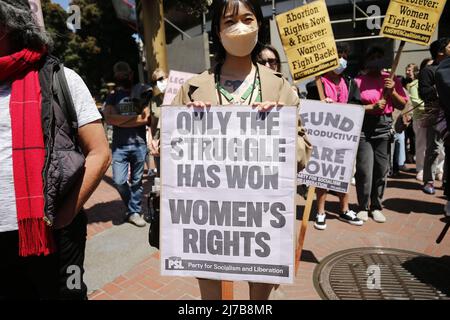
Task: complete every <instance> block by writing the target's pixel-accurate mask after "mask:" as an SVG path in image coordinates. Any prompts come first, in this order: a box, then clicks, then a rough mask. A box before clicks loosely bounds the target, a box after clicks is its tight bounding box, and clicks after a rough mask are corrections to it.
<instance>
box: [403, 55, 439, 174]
mask: <svg viewBox="0 0 450 320" xmlns="http://www.w3.org/2000/svg"><path fill="white" fill-rule="evenodd" d="M432 62H433V60H432V59H430V58H427V59H424V60H423V61H422V63H421V64H420V69H419V68H418V67H417V66H416V65H415V64H410V65H411V66H413V71H412V75H413V77H412V81H411V82H410V83H408V84H407V85H406V89H407V90H408V93H409V98H410V101H411V104H412V107H413V109H414V110H413V128H414V134H415V137H416V139H415V140H416V141H415V142H416V172H417V174H416V179H417V180H419V181H423V162H424V158H425V149H426V146H427V130H426V127H425V123H424V113H425V105H424V102H423V101H422V99H420V96H419V79H418V76H419V72H420V70H422V69H423V68H425V67H426V66H427V65H429V64H430V63H432Z"/></svg>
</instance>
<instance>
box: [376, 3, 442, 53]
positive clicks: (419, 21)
mask: <svg viewBox="0 0 450 320" xmlns="http://www.w3.org/2000/svg"><path fill="white" fill-rule="evenodd" d="M446 1H447V0H435V1H433V0H391V3H390V4H389V8H388V10H387V13H386V17H385V18H384V22H383V26H382V27H381V35H382V36H384V37H388V38H393V39H397V40H402V41H407V42H413V43H417V44H420V45H424V46H426V45H429V44H430V42H431V37H432V35H433V33H434V31H435V30H436V27H437V25H438V24H439V19H440V17H441V15H442V11H443V10H444V7H445V2H446Z"/></svg>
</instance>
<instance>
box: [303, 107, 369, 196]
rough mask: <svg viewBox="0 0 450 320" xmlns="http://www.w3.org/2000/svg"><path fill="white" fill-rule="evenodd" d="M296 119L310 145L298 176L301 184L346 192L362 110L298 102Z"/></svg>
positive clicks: (361, 108) (351, 170)
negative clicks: (309, 150)
mask: <svg viewBox="0 0 450 320" xmlns="http://www.w3.org/2000/svg"><path fill="white" fill-rule="evenodd" d="M301 105H302V107H301V112H300V118H301V119H302V123H303V125H304V126H305V128H306V132H307V134H308V137H309V139H310V141H311V143H312V145H313V152H312V155H311V160H310V161H309V163H308V165H307V166H306V168H305V169H304V170H303V171H302V172H301V173H299V180H300V183H301V184H306V185H308V186H314V187H318V188H323V189H328V190H333V191H337V192H345V193H346V192H348V188H349V185H350V181H351V178H352V175H353V165H354V163H355V158H356V152H357V150H358V144H359V137H360V133H361V127H362V123H363V119H364V108H363V107H361V106H357V105H347V104H330V103H325V102H320V101H313V100H302V104H301Z"/></svg>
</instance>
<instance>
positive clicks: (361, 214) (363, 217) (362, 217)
mask: <svg viewBox="0 0 450 320" xmlns="http://www.w3.org/2000/svg"><path fill="white" fill-rule="evenodd" d="M356 217H357V218H358V219H359V220H362V221H367V220H369V212H367V211H364V210H363V211H360V212H358V214H357V215H356Z"/></svg>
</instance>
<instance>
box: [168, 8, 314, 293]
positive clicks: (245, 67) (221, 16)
mask: <svg viewBox="0 0 450 320" xmlns="http://www.w3.org/2000/svg"><path fill="white" fill-rule="evenodd" d="M212 8H213V10H212V16H213V18H212V30H213V31H212V37H213V46H214V47H215V49H216V61H217V62H218V64H217V66H216V67H215V68H214V70H209V71H205V72H204V73H202V74H201V75H199V76H196V77H194V78H192V79H190V80H189V81H187V83H185V84H184V85H183V87H182V88H181V89H180V91H179V92H178V95H177V96H176V98H175V99H174V102H173V104H174V105H187V106H190V107H207V106H210V105H226V104H243V105H252V106H254V107H257V108H259V110H262V111H264V110H269V109H270V108H272V107H275V106H282V105H283V104H285V105H298V104H299V102H300V100H299V98H298V97H297V95H296V94H295V93H294V91H293V90H292V89H291V86H290V84H289V83H288V82H287V81H286V80H285V79H284V78H283V76H282V75H281V74H279V73H274V72H273V70H271V69H269V68H266V67H264V66H262V65H259V64H256V61H257V54H258V53H259V52H260V49H261V48H260V44H259V43H261V41H258V38H259V39H263V32H262V29H260V26H261V23H262V21H263V15H262V12H261V7H260V5H259V4H258V2H257V1H256V0H239V1H231V0H214V1H213V4H212ZM254 84H256V85H254ZM249 88H251V89H252V90H248V89H249ZM275 88H279V90H275ZM247 91H249V92H250V94H246V92H247ZM298 146H299V148H298V150H297V151H298V153H297V161H298V163H299V167H300V169H302V168H304V167H305V165H306V162H307V161H308V159H309V156H310V153H311V145H310V143H309V142H308V140H307V137H306V135H305V133H304V129H303V128H302V127H299V141H298ZM199 286H200V291H201V296H202V299H220V298H221V282H220V281H217V280H208V279H199ZM274 288H275V289H276V290H274V292H273V294H276V293H277V292H279V290H277V288H278V286H276V285H273V284H266V283H249V291H250V299H257V300H265V299H268V298H269V296H270V295H271V292H272V291H273V289H274Z"/></svg>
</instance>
